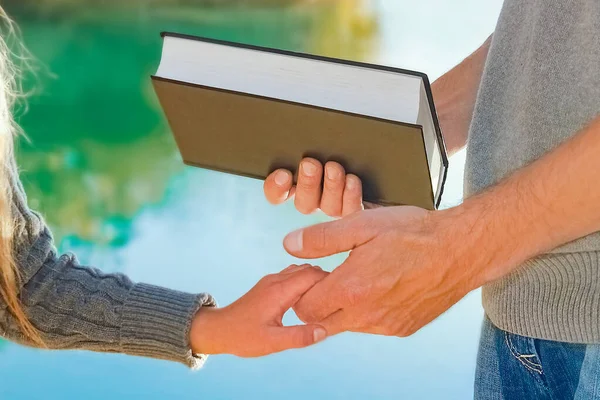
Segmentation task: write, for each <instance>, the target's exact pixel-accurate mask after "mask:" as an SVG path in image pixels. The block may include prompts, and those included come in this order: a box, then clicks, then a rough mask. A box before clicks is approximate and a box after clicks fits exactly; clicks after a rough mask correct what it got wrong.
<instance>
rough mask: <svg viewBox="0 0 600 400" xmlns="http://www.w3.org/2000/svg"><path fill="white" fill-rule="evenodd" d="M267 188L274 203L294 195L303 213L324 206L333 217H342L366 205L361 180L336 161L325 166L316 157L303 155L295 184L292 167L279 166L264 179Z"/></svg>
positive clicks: (326, 211) (268, 198) (268, 197)
mask: <svg viewBox="0 0 600 400" xmlns="http://www.w3.org/2000/svg"><path fill="white" fill-rule="evenodd" d="M323 171H325V173H323ZM264 191H265V196H266V198H267V200H268V201H269V202H270V203H271V204H280V203H283V202H285V201H286V200H288V199H290V198H292V197H294V195H295V199H294V204H295V206H296V208H297V209H298V211H300V212H301V213H303V214H311V213H313V212H315V211H316V210H318V209H321V210H322V211H323V212H324V213H325V214H327V215H329V216H330V217H341V216H344V215H349V214H352V213H354V212H356V211H360V210H362V209H363V204H362V182H361V181H360V179H359V178H358V177H357V176H356V175H352V174H346V171H345V170H344V167H342V166H341V165H340V164H338V163H336V162H333V161H330V162H328V163H327V164H325V167H323V165H322V164H321V163H320V162H319V161H318V160H315V159H314V158H305V159H303V160H302V161H301V162H300V166H299V167H298V183H297V185H296V186H293V181H292V173H291V172H290V171H288V170H285V169H278V170H276V171H274V172H273V173H272V174H271V175H269V176H268V177H267V179H266V180H265V185H264Z"/></svg>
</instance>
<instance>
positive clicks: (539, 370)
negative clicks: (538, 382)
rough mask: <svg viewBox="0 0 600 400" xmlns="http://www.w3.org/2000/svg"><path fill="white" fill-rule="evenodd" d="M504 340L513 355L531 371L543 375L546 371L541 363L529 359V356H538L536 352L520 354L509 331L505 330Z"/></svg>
mask: <svg viewBox="0 0 600 400" xmlns="http://www.w3.org/2000/svg"><path fill="white" fill-rule="evenodd" d="M504 341H505V343H506V346H507V347H508V350H509V351H510V353H511V354H512V355H513V357H515V358H516V359H517V360H518V361H519V362H520V363H521V364H522V365H523V366H524V367H525V368H527V369H528V370H530V371H534V372H537V373H538V374H540V375H542V374H543V373H544V371H543V369H542V366H541V364H538V363H535V362H533V361H531V360H528V359H527V357H536V355H535V354H529V355H524V354H519V352H518V351H517V350H516V349H515V348H514V347H513V345H512V341H511V340H510V338H509V336H508V332H504Z"/></svg>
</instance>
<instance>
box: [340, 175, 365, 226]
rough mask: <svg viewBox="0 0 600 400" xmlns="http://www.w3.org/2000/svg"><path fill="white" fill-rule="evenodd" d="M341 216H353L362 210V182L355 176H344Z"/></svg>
mask: <svg viewBox="0 0 600 400" xmlns="http://www.w3.org/2000/svg"><path fill="white" fill-rule="evenodd" d="M342 203H343V206H342V207H343V208H342V216H346V215H350V214H353V213H355V212H357V211H361V210H362V209H363V205H362V182H361V181H360V179H359V178H358V176H356V175H352V174H348V176H346V186H345V188H344V196H343V201H342Z"/></svg>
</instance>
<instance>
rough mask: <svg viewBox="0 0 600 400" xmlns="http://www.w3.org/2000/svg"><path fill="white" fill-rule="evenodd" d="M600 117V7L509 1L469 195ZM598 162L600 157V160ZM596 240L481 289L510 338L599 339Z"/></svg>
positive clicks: (480, 108)
mask: <svg viewBox="0 0 600 400" xmlns="http://www.w3.org/2000/svg"><path fill="white" fill-rule="evenodd" d="M599 115H600V1H598V0H571V1H557V0H506V1H505V3H504V6H503V9H502V13H501V15H500V19H499V21H498V24H497V27H496V30H495V32H494V37H493V39H492V43H491V46H490V50H489V54H488V58H487V63H486V67H485V70H484V74H483V78H482V82H481V87H480V91H479V95H478V99H477V103H476V107H475V114H474V117H473V122H472V125H471V131H470V134H469V141H468V149H467V165H466V171H465V195H466V196H469V195H472V194H474V193H477V192H479V191H481V190H483V189H485V188H486V187H488V186H490V185H493V184H495V183H496V182H498V181H499V180H500V179H502V178H504V177H506V176H507V175H509V174H510V173H511V172H513V171H514V170H516V169H518V168H521V167H523V166H525V165H527V164H529V163H531V162H532V161H534V160H535V159H537V158H539V157H541V156H542V155H544V154H545V153H546V152H548V151H549V150H551V149H553V148H555V147H556V146H558V145H559V144H560V143H562V142H563V141H565V140H567V139H569V138H570V137H572V136H573V135H575V134H576V133H577V132H579V131H580V130H581V129H582V128H583V127H584V126H585V125H586V124H588V123H589V122H591V121H592V120H593V119H594V118H596V117H597V116H599ZM599 157H600V156H599ZM597 251H600V233H596V234H593V235H590V236H587V237H585V238H582V239H579V240H576V241H574V242H571V243H568V244H567V245H564V246H561V247H559V248H558V249H555V250H554V251H553V252H552V254H548V255H545V256H543V257H540V258H538V259H535V260H532V261H530V262H528V263H527V264H526V265H525V266H524V267H523V268H521V269H520V270H519V271H518V272H516V273H514V274H512V275H511V276H509V277H507V278H504V279H502V280H500V281H498V282H496V283H494V284H492V285H488V286H487V287H485V288H484V290H483V299H484V307H485V309H486V313H487V314H488V316H489V317H490V319H491V320H492V322H494V323H495V324H496V325H497V326H499V327H500V328H502V329H505V330H507V331H511V332H514V333H518V334H522V335H528V336H535V337H540V338H545V339H555V340H563V341H574V342H595V343H598V342H600V314H599V311H600V273H599V270H600V264H599V263H598V253H596V252H597Z"/></svg>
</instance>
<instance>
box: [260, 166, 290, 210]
mask: <svg viewBox="0 0 600 400" xmlns="http://www.w3.org/2000/svg"><path fill="white" fill-rule="evenodd" d="M263 190H264V192H265V197H266V198H267V201H268V202H269V203H271V204H281V203H283V202H284V201H286V200H287V199H288V198H289V197H291V195H292V194H293V193H292V173H291V172H290V171H288V170H285V169H278V170H276V171H274V172H273V173H271V174H270V175H269V176H268V177H267V179H266V180H265V184H264V186H263Z"/></svg>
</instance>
